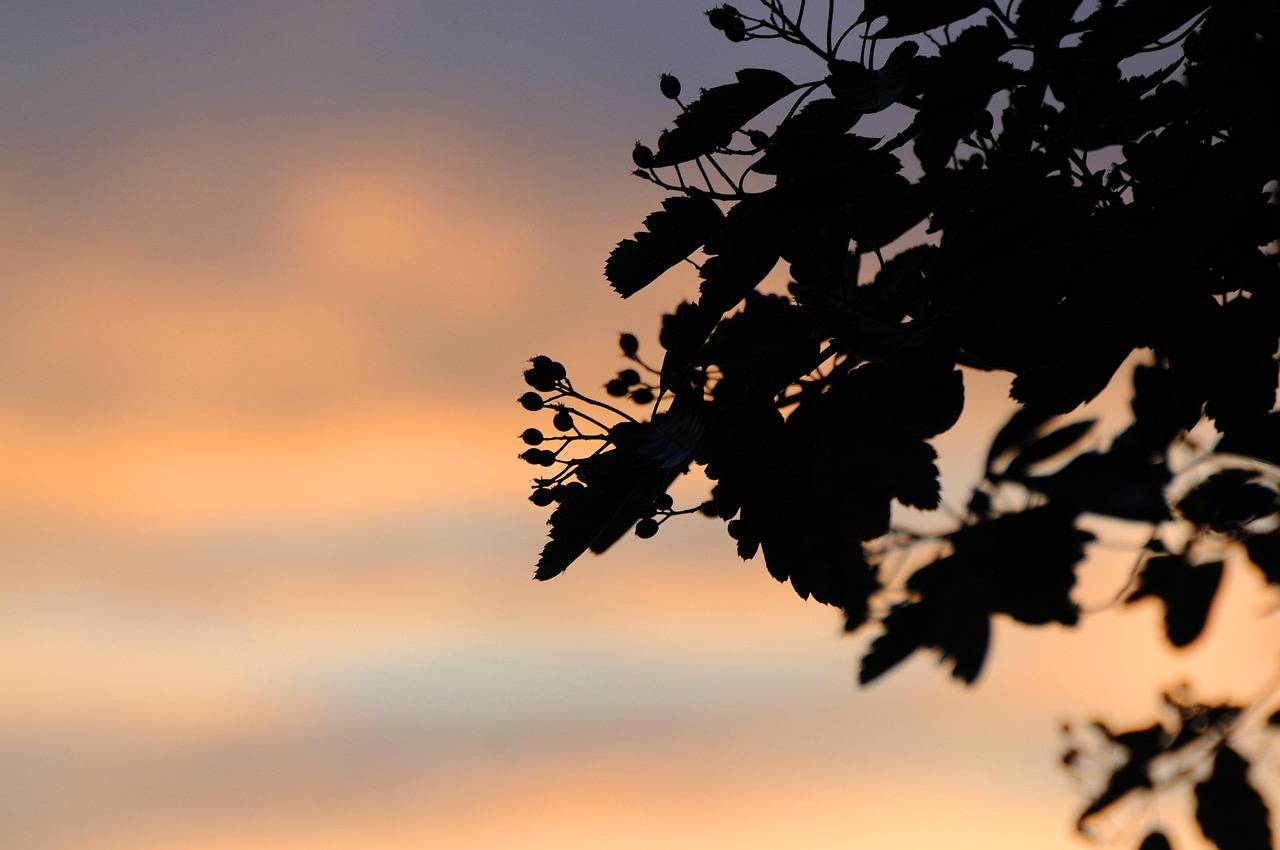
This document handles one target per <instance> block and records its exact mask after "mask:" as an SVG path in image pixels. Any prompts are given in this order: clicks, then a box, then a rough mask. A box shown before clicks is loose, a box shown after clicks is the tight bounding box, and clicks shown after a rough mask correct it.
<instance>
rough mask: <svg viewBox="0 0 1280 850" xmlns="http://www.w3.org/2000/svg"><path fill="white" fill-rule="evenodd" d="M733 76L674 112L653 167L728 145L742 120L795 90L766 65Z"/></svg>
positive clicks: (752, 116)
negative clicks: (681, 109)
mask: <svg viewBox="0 0 1280 850" xmlns="http://www.w3.org/2000/svg"><path fill="white" fill-rule="evenodd" d="M737 78H738V81H737V82H736V83H728V84H726V85H723V86H716V87H715V88H712V89H707V90H706V91H704V92H702V95H701V96H700V97H699V98H698V99H697V100H695V101H693V102H692V103H690V104H688V106H687V107H686V108H685V111H684V112H682V113H680V114H679V115H677V116H676V119H675V125H676V126H675V128H674V129H671V130H668V131H667V132H665V133H663V134H662V135H661V136H659V137H658V152H657V154H655V156H654V159H653V167H654V168H663V167H665V166H670V165H679V164H680V163H682V162H689V161H691V160H694V159H697V158H698V157H700V156H706V155H707V154H709V153H712V152H714V151H715V150H716V149H718V148H723V147H728V145H729V144H730V142H732V141H733V134H734V133H736V132H738V131H739V130H741V129H742V127H743V125H744V124H746V123H747V122H748V121H750V120H751V119H752V118H755V117H756V116H757V115H759V114H760V113H761V112H763V111H764V110H766V109H768V108H769V107H770V106H772V105H773V104H775V103H777V102H778V101H779V100H781V99H782V98H784V97H786V96H787V95H788V94H790V93H791V92H793V91H795V90H796V84H795V83H793V82H791V80H789V79H787V77H786V76H785V75H784V74H780V73H778V72H777V71H773V70H770V69H768V68H744V69H742V70H741V71H739V72H738V73H737Z"/></svg>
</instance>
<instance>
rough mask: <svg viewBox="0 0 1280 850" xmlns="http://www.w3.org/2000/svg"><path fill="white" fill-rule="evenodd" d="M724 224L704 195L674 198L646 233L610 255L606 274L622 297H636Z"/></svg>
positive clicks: (648, 222)
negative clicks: (636, 294) (635, 295)
mask: <svg viewBox="0 0 1280 850" xmlns="http://www.w3.org/2000/svg"><path fill="white" fill-rule="evenodd" d="M723 223H724V214H723V213H722V212H721V211H720V207H719V206H717V205H716V202H715V201H713V200H711V198H710V197H709V196H707V195H705V194H703V193H701V192H691V193H690V194H688V195H674V196H672V197H670V198H666V199H665V200H663V202H662V210H660V211H658V212H655V213H651V214H650V215H649V216H648V217H647V218H646V219H645V220H644V226H645V228H646V229H645V230H644V231H641V232H639V233H636V234H635V237H634V238H632V239H624V240H622V241H621V242H619V243H618V246H617V247H616V248H614V249H613V252H612V253H611V254H609V259H608V261H607V262H606V263H605V267H604V274H605V277H606V278H608V280H609V285H610V286H612V287H613V288H614V289H615V290H616V291H617V292H618V294H620V295H621V296H622V297H623V298H626V297H628V296H631V295H634V294H635V293H637V292H639V291H640V290H641V289H643V288H644V287H646V286H648V285H649V284H650V283H653V282H654V281H655V280H657V279H658V278H659V277H660V276H661V275H662V274H663V272H665V271H667V269H669V268H671V267H672V266H674V265H675V264H676V263H678V262H680V261H681V260H683V259H685V258H686V257H688V256H689V255H690V254H692V253H693V252H694V251H696V250H697V249H698V248H699V247H701V246H702V245H703V244H704V243H705V242H706V241H707V239H708V237H710V236H711V234H712V233H713V232H714V231H715V230H716V229H717V228H718V227H720V226H721V225H722V224H723Z"/></svg>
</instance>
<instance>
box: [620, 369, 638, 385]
mask: <svg viewBox="0 0 1280 850" xmlns="http://www.w3.org/2000/svg"><path fill="white" fill-rule="evenodd" d="M618 380H619V381H621V382H622V383H624V384H626V385H627V386H628V387H634V386H635V385H636V384H638V383H640V373H639V372H637V371H636V370H635V369H623V370H622V371H621V372H619V373H618Z"/></svg>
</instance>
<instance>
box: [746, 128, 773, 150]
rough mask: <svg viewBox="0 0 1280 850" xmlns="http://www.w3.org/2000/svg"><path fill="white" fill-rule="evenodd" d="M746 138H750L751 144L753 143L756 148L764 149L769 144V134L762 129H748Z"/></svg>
mask: <svg viewBox="0 0 1280 850" xmlns="http://www.w3.org/2000/svg"><path fill="white" fill-rule="evenodd" d="M747 139H748V140H750V142H751V144H753V145H755V146H756V148H757V149H764V148H766V147H768V145H769V134H768V133H766V132H764V131H763V130H748V131H747Z"/></svg>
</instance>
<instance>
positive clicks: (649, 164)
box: [631, 142, 653, 168]
mask: <svg viewBox="0 0 1280 850" xmlns="http://www.w3.org/2000/svg"><path fill="white" fill-rule="evenodd" d="M631 161H632V162H634V163H635V164H636V165H638V166H639V167H641V168H653V151H652V150H650V149H649V148H647V147H645V146H644V145H643V144H641V143H640V142H636V146H635V147H634V148H632V149H631Z"/></svg>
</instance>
